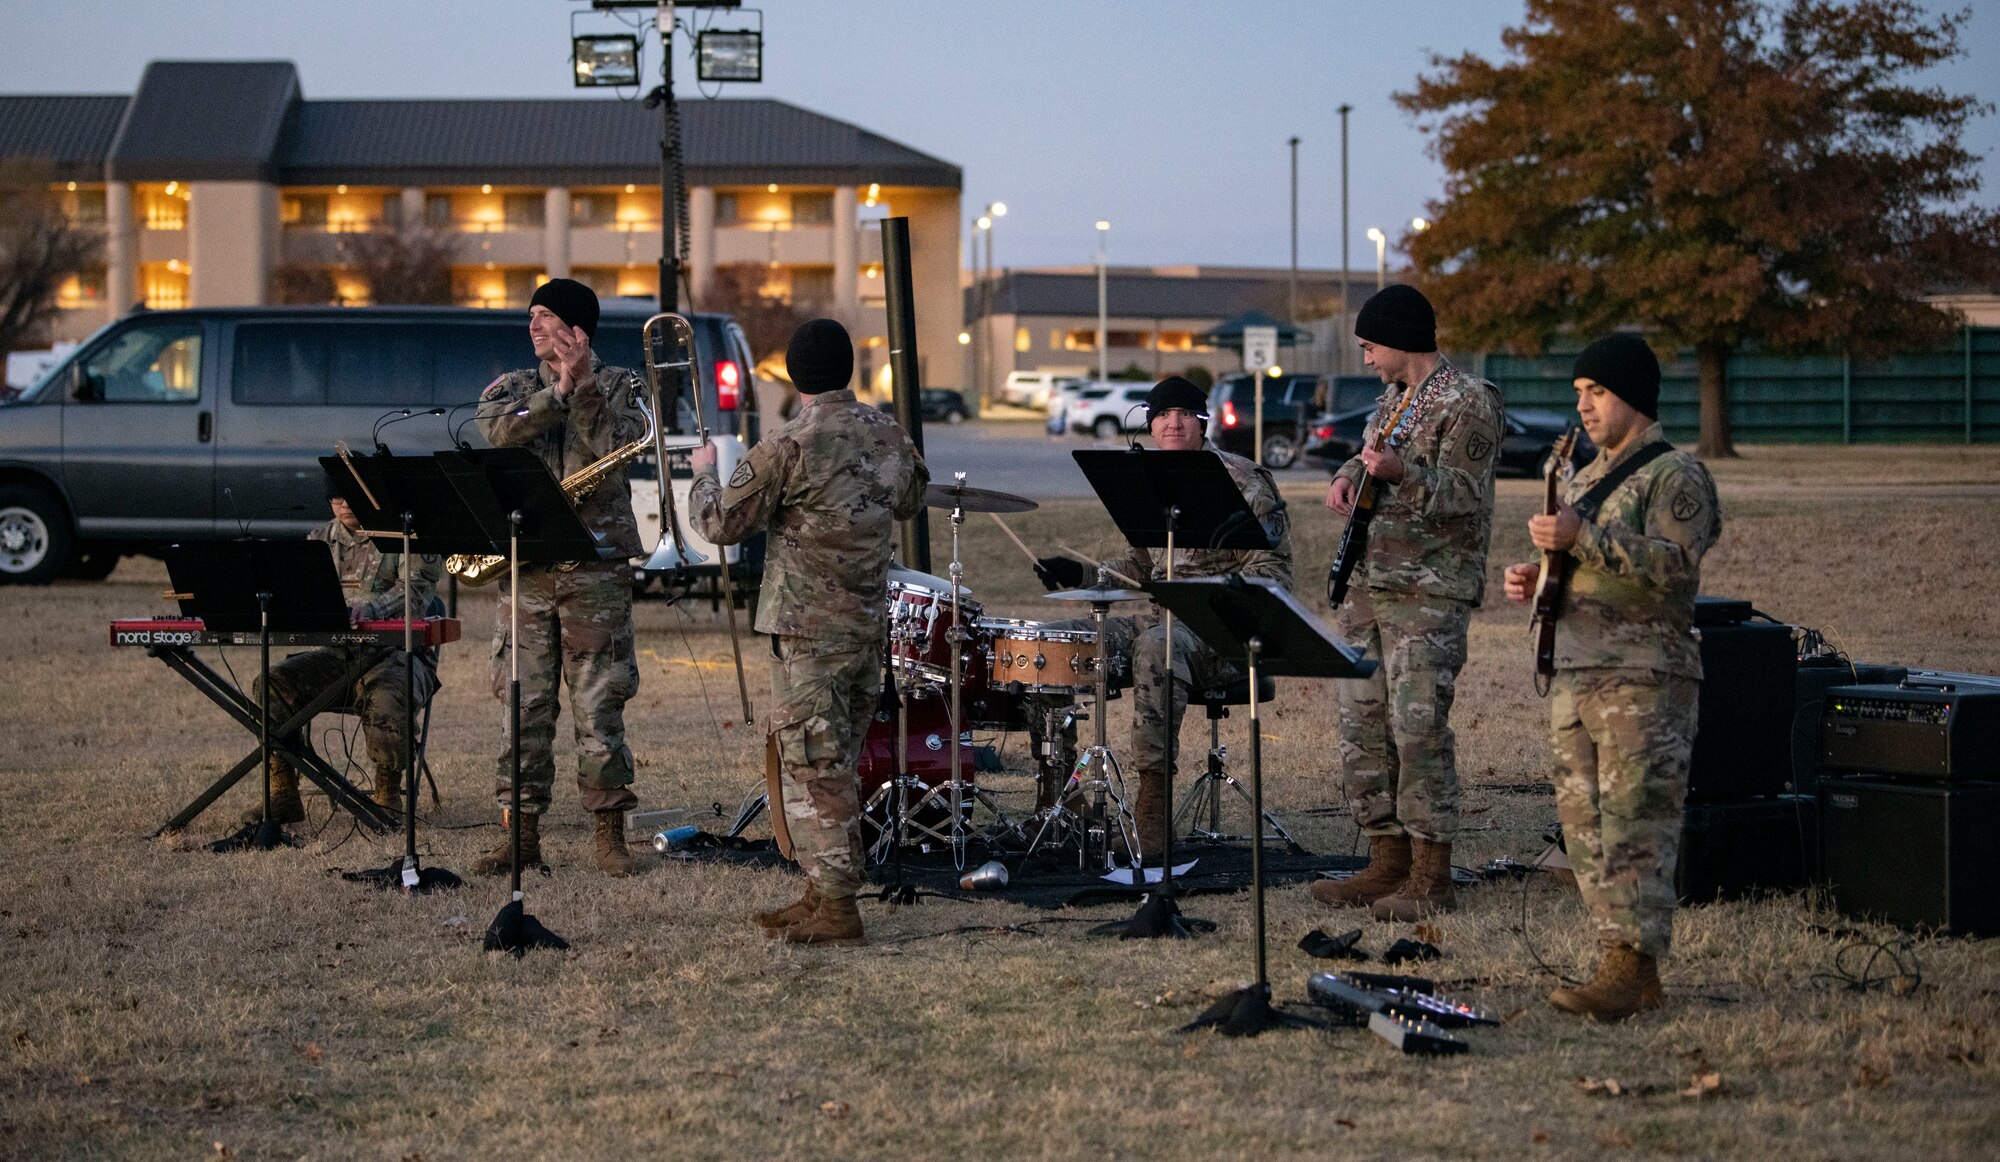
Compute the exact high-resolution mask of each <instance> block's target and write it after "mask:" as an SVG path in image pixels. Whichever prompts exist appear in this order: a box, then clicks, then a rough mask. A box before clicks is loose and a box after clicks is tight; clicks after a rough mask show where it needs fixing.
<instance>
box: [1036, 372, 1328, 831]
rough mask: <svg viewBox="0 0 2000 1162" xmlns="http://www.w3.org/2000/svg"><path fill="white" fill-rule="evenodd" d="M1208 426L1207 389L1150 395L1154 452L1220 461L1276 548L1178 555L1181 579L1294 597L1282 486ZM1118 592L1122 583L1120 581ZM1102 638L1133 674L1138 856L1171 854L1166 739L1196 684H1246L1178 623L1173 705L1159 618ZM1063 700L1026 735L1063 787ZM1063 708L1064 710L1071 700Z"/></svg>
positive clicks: (1049, 563) (1082, 623)
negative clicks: (1058, 713) (1249, 582)
mask: <svg viewBox="0 0 2000 1162" xmlns="http://www.w3.org/2000/svg"><path fill="white" fill-rule="evenodd" d="M1207 420H1208V400H1207V398H1206V397H1205V396H1203V394H1202V392H1201V389H1200V388H1198V387H1196V386H1195V385H1194V384H1192V383H1189V382H1188V381H1187V380H1185V379H1183V378H1181V377H1180V376H1178V375H1172V376H1168V377H1167V378H1166V379H1163V380H1161V381H1160V382H1159V383H1157V384H1155V385H1154V387H1153V390H1152V391H1151V392H1150V393H1149V394H1148V395H1147V396H1146V427H1147V430H1148V431H1149V432H1150V433H1151V434H1152V437H1153V444H1154V446H1155V447H1157V448H1159V449H1160V450H1162V451H1167V452H1189V451H1196V450H1206V451H1210V452H1214V453H1215V454H1216V455H1217V456H1219V457H1220V458H1221V459H1222V464H1223V467H1225V468H1227V469H1228V470H1229V477H1230V479H1231V480H1233V481H1235V482H1236V487H1237V489H1238V490H1240V491H1241V492H1242V493H1243V499H1244V500H1245V501H1246V502H1248V504H1249V505H1250V511H1251V512H1253V513H1255V514H1256V516H1257V519H1258V520H1259V521H1260V522H1262V523H1263V526H1264V532H1265V534H1266V535H1267V536H1268V537H1269V538H1270V541H1271V544H1272V546H1273V547H1272V548H1270V549H1260V550H1240V549H1227V550H1225V549H1182V548H1176V549H1175V550H1174V578H1175V580H1191V579H1193V578H1196V577H1221V576H1226V575H1228V574H1232V573H1235V574H1241V575H1242V576H1244V577H1267V578H1269V579H1271V580H1273V581H1276V582H1277V583H1278V584H1280V585H1283V586H1285V587H1286V588H1290V587H1291V584H1292V540H1291V532H1290V524H1289V521H1288V520H1287V518H1286V515H1285V502H1284V499H1283V498H1281V497H1280V496H1279V495H1278V486H1277V485H1276V483H1274V482H1273V481H1272V479H1271V474H1270V473H1269V472H1267V471H1265V470H1264V469H1263V468H1260V467H1258V466H1257V465H1256V464H1255V463H1253V462H1252V461H1250V460H1246V459H1244V458H1243V457H1241V456H1237V455H1234V454H1232V453H1229V452H1224V451H1222V450H1221V449H1220V448H1217V447H1215V446H1214V445H1213V444H1210V443H1208V442H1207V441H1206V440H1205V439H1204V436H1203V429H1204V427H1205V426H1206V422H1207ZM1106 563H1107V564H1108V565H1109V566H1110V567H1111V568H1112V569H1114V570H1116V571H1117V572H1119V573H1123V574H1125V575H1126V576H1127V577H1130V578H1132V579H1133V580H1136V581H1157V580H1164V579H1165V578H1166V576H1167V560H1166V554H1165V553H1163V552H1155V551H1151V550H1147V549H1133V550H1132V551H1131V553H1130V554H1129V555H1127V556H1125V557H1123V558H1118V559H1114V560H1111V561H1108V562H1106ZM1035 575H1036V576H1037V577H1039V578H1041V581H1042V584H1044V585H1046V586H1048V587H1049V588H1050V589H1052V590H1054V589H1074V588H1078V587H1080V586H1082V585H1084V584H1086V583H1087V582H1094V581H1095V580H1096V578H1095V577H1089V576H1086V573H1085V570H1084V566H1083V565H1082V564H1080V563H1078V562H1076V561H1072V560H1070V559H1068V558H1066V557H1042V558H1040V559H1039V560H1037V561H1036V563H1035ZM1113 583H1114V584H1115V583H1116V581H1115V579H1114V582H1113ZM1094 624H1095V623H1094V622H1092V621H1090V620H1088V619H1082V620H1074V621H1063V622H1055V623H1052V624H1050V625H1049V626H1047V628H1049V629H1071V628H1074V629H1090V628H1092V627H1093V626H1094ZM1105 639H1106V640H1105V656H1106V657H1107V658H1109V659H1110V665H1111V673H1112V675H1113V679H1114V681H1115V680H1116V679H1117V677H1118V676H1119V675H1121V674H1126V673H1129V674H1130V675H1131V680H1132V685H1133V688H1134V692H1133V715H1132V744H1131V747H1130V749H1129V750H1128V751H1127V752H1126V754H1125V758H1124V762H1123V763H1122V764H1121V765H1122V766H1123V768H1124V770H1125V771H1127V772H1128V773H1130V772H1136V773H1137V776H1138V782H1139V796H1138V798H1139V801H1138V805H1137V807H1136V808H1135V810H1134V812H1133V814H1134V816H1135V820H1134V822H1135V823H1136V824H1137V826H1138V833H1139V847H1140V849H1141V851H1142V852H1143V853H1144V854H1145V855H1146V856H1148V857H1151V856H1152V855H1153V854H1154V853H1155V852H1157V851H1159V850H1160V849H1161V847H1163V846H1164V845H1165V842H1166V835H1167V827H1168V824H1169V816H1170V815H1171V810H1172V807H1171V804H1169V803H1168V802H1167V798H1166V775H1167V751H1166V737H1165V731H1166V729H1168V728H1171V729H1172V730H1174V731H1175V732H1176V733H1178V732H1179V730H1180V725H1181V716H1182V715H1183V714H1185V713H1186V711H1187V702H1188V690H1189V688H1190V683H1191V682H1194V681H1199V682H1200V683H1201V684H1202V686H1203V688H1205V689H1206V688H1211V687H1213V686H1218V685H1221V684H1223V683H1225V682H1228V681H1230V680H1232V679H1236V678H1240V677H1242V671H1241V670H1240V669H1238V668H1237V667H1236V666H1235V665H1233V664H1231V663H1230V662H1228V661H1226V660H1224V659H1223V658H1222V657H1221V656H1220V655H1218V654H1217V653H1216V652H1215V651H1214V650H1212V649H1209V648H1208V646H1207V645H1205V644H1203V642H1202V641H1201V639H1200V638H1198V637H1196V636H1195V635H1194V633H1193V632H1192V631H1190V630H1189V629H1188V628H1187V627H1186V626H1184V625H1182V624H1180V623H1178V622H1176V623H1175V624H1174V649H1173V658H1174V668H1173V681H1172V683H1171V690H1172V698H1171V701H1170V700H1169V697H1168V690H1169V682H1168V675H1167V666H1166V659H1167V633H1166V627H1165V625H1164V624H1163V623H1162V622H1161V621H1160V619H1159V618H1158V616H1157V613H1156V612H1154V613H1149V614H1148V615H1147V616H1145V617H1142V618H1131V617H1114V618H1110V619H1108V620H1107V621H1106V622H1105ZM1060 697H1061V696H1057V695H1047V694H1036V695H1031V696H1030V697H1029V702H1030V705H1029V706H1028V707H1027V710H1028V722H1029V734H1030V737H1031V738H1033V739H1034V740H1035V753H1036V754H1037V755H1043V756H1045V757H1044V761H1045V762H1047V764H1048V766H1047V767H1046V768H1045V769H1046V770H1048V771H1049V772H1050V773H1051V774H1053V775H1055V776H1056V777H1057V779H1058V780H1060V779H1066V778H1067V777H1068V775H1069V768H1070V765H1071V764H1072V763H1073V762H1074V761H1075V760H1074V755H1075V751H1076V728H1075V725H1074V723H1073V722H1072V723H1070V724H1069V725H1068V726H1067V727H1066V728H1065V729H1063V730H1062V731H1060V732H1059V734H1060V737H1059V738H1057V739H1054V740H1049V741H1051V742H1053V743H1054V744H1055V746H1054V750H1053V752H1050V748H1049V747H1048V746H1046V745H1045V744H1044V740H1043V739H1042V738H1041V737H1040V736H1041V735H1042V734H1043V733H1044V732H1045V731H1046V729H1047V721H1048V715H1047V714H1046V713H1044V712H1045V711H1046V710H1048V709H1051V708H1053V707H1054V706H1055V705H1056V702H1057V700H1058V698H1060ZM1062 701H1063V704H1065V705H1066V704H1067V699H1063V700H1062ZM1176 765H1177V766H1178V764H1176ZM1043 783H1044V786H1045V787H1049V786H1051V784H1050V782H1049V780H1047V779H1044V781H1043ZM1057 785H1059V783H1058V784H1057Z"/></svg>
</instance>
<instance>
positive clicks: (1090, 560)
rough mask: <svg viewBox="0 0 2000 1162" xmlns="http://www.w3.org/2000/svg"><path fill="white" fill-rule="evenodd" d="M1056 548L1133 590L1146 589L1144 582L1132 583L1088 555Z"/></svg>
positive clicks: (1063, 547)
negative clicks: (1100, 570) (1102, 571)
mask: <svg viewBox="0 0 2000 1162" xmlns="http://www.w3.org/2000/svg"><path fill="white" fill-rule="evenodd" d="M1056 548H1057V549H1059V550H1061V551H1062V552H1064V553H1067V554H1069V555H1070V556H1072V557H1075V558H1076V559H1077V560H1079V561H1082V562H1083V563H1084V564H1086V565H1091V566H1094V567H1096V568H1099V569H1102V570H1104V571H1105V572H1106V573H1109V574H1111V575H1112V576H1113V577H1116V578H1118V579H1119V580H1120V581H1123V582H1124V583H1125V584H1127V585H1130V586H1131V587H1132V588H1134V589H1144V588H1145V587H1146V583H1145V582H1144V581H1134V580H1132V579H1131V578H1130V577H1127V576H1126V575H1125V574H1123V573H1120V572H1119V571H1118V570H1116V569H1113V568H1112V567H1111V566H1109V565H1107V564H1105V563H1104V562H1102V561H1100V560H1098V559H1097V558H1095V557H1093V556H1091V555H1089V554H1088V553H1079V552H1077V551H1076V550H1075V549H1072V548H1070V547H1069V546H1068V545H1057V546H1056Z"/></svg>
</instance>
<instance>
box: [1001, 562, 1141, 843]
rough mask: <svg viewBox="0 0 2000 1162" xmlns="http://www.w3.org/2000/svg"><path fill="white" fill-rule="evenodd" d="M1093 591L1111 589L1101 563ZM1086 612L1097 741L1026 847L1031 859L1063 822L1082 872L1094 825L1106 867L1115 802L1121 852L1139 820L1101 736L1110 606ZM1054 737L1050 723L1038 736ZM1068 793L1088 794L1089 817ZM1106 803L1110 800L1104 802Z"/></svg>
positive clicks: (1135, 835)
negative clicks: (1090, 626) (1092, 633)
mask: <svg viewBox="0 0 2000 1162" xmlns="http://www.w3.org/2000/svg"><path fill="white" fill-rule="evenodd" d="M1097 587H1098V588H1099V589H1109V588H1110V587H1111V573H1110V570H1108V569H1105V568H1104V567H1103V566H1101V565H1100V566H1099V567H1098V570H1097ZM1090 608H1091V618H1092V620H1094V621H1095V622H1096V623H1097V681H1096V683H1095V687H1096V689H1095V699H1094V700H1095V702H1096V703H1097V705H1096V708H1095V710H1093V711H1092V717H1094V718H1095V719H1096V723H1097V725H1096V733H1097V741H1096V742H1095V743H1093V744H1092V745H1091V746H1090V747H1088V748H1087V749H1085V750H1084V751H1083V753H1081V754H1079V755H1077V756H1076V762H1075V763H1073V764H1071V767H1070V774H1069V778H1068V780H1067V781H1066V782H1065V783H1064V785H1063V786H1062V787H1061V788H1060V789H1058V790H1057V792H1056V798H1055V802H1054V803H1052V804H1051V805H1050V806H1049V807H1048V808H1045V809H1044V811H1043V812H1042V814H1043V816H1044V818H1043V820H1042V826H1041V829H1040V830H1038V831H1036V832H1035V838H1034V840H1033V842H1031V843H1029V844H1028V854H1030V855H1032V854H1034V851H1035V848H1036V847H1037V846H1039V845H1040V844H1041V842H1042V837H1043V836H1044V835H1046V834H1047V833H1048V830H1049V828H1050V826H1051V825H1053V824H1057V823H1062V824H1063V825H1065V826H1075V827H1076V828H1077V834H1078V840H1079V845H1078V849H1077V866H1078V867H1081V868H1088V867H1091V866H1092V863H1091V858H1090V836H1091V826H1090V825H1091V824H1092V823H1096V824H1097V825H1098V834H1099V835H1101V836H1103V838H1104V850H1103V851H1102V852H1100V853H1099V854H1100V857H1101V859H1100V862H1101V863H1102V864H1103V866H1106V867H1109V866H1110V865H1111V819H1112V816H1110V815H1108V814H1107V810H1108V808H1109V807H1110V806H1111V805H1112V804H1115V805H1116V807H1117V814H1116V819H1117V822H1118V832H1119V835H1120V836H1121V837H1122V838H1123V839H1124V840H1125V850H1126V851H1128V852H1135V851H1138V850H1139V829H1138V822H1137V820H1135V819H1134V818H1133V815H1132V810H1131V807H1130V805H1129V801H1128V799H1127V796H1126V793H1125V776H1124V773H1123V772H1122V771H1121V770H1120V769H1119V767H1118V758H1117V756H1116V755H1114V754H1112V753H1111V747H1110V745H1109V744H1108V742H1107V741H1106V738H1105V735H1106V732H1107V730H1108V728H1109V724H1108V723H1107V722H1106V721H1105V719H1106V717H1107V709H1108V708H1107V703H1108V702H1109V701H1110V681H1111V677H1110V675H1111V667H1110V661H1109V658H1108V657H1107V656H1106V649H1107V647H1106V643H1105V627H1104V622H1105V618H1106V617H1107V616H1108V615H1109V613H1110V611H1111V602H1109V601H1093V602H1091V603H1090ZM1065 712H1067V711H1065ZM1054 714H1055V712H1053V711H1052V712H1050V718H1051V720H1052V719H1053V717H1054ZM1057 737H1058V734H1057V731H1056V729H1055V724H1054V722H1053V721H1051V722H1050V729H1048V730H1045V731H1044V732H1043V738H1044V740H1045V741H1047V743H1048V744H1049V745H1054V743H1053V740H1054V739H1055V738H1057ZM1086 774H1088V776H1089V777H1088V778H1087V779H1086V778H1084V777H1083V776H1085V775H1086ZM1072 793H1074V794H1078V795H1081V794H1091V795H1092V796H1093V797H1092V800H1091V804H1090V808H1089V811H1090V813H1089V815H1087V816H1084V817H1082V818H1078V817H1077V816H1076V814H1075V813H1074V812H1072V811H1071V810H1070V809H1069V808H1068V806H1066V803H1067V800H1068V799H1069V798H1070V797H1071V795H1072ZM1107 799H1108V800H1109V802H1108V803H1107ZM1071 819H1075V820H1076V823H1075V824H1070V823H1069V820H1071Z"/></svg>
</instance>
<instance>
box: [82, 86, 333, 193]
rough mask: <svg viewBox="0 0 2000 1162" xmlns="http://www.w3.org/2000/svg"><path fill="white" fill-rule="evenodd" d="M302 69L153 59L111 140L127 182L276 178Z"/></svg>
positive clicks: (115, 168) (114, 170)
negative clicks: (274, 162) (276, 158)
mask: <svg viewBox="0 0 2000 1162" xmlns="http://www.w3.org/2000/svg"><path fill="white" fill-rule="evenodd" d="M298 100H299V72H298V70H297V69H296V68H293V67H292V63H291V62H290V61H154V62H153V63H151V64H149V65H147V66H146V72H145V75H144V76H142V77H140V78H139V91H138V92H137V93H136V94H134V95H133V97H132V103H131V104H130V105H128V106H127V107H126V109H125V120H124V122H123V124H121V125H119V126H118V136H117V138H116V139H115V140H113V141H112V143H111V150H110V154H109V156H108V157H107V158H106V161H105V177H106V179H107V180H110V181H120V182H148V181H153V182H164V181H173V180H176V179H178V180H180V181H184V182H186V181H273V180H275V176H274V174H273V173H272V166H271V158H272V154H273V153H274V152H275V151H276V150H277V147H278V140H279V135H280V134H281V133H282V132H283V130H284V127H285V119H286V117H287V115H289V114H290V113H291V111H292V106H294V105H296V104H297V103H298Z"/></svg>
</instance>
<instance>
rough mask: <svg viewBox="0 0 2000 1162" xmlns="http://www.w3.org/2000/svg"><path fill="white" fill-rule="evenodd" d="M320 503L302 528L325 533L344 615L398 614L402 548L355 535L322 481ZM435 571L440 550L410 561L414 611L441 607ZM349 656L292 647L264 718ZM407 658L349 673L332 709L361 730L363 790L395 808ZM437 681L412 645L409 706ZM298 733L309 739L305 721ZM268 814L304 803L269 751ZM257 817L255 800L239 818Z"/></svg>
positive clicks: (429, 662)
mask: <svg viewBox="0 0 2000 1162" xmlns="http://www.w3.org/2000/svg"><path fill="white" fill-rule="evenodd" d="M327 503H328V504H329V505H331V506H332V509H333V519H332V520H330V521H328V522H326V524H324V525H322V526H321V527H319V528H317V529H315V530H313V531H312V532H311V533H310V534H308V535H309V536H310V537H311V538H312V539H313V540H316V541H325V542H326V543H327V544H328V545H329V546H331V547H332V549H333V567H334V570H335V571H336V572H338V573H339V574H340V583H341V587H342V588H343V589H345V590H346V592H347V612H348V617H349V619H350V620H351V621H353V622H355V623H359V622H363V621H379V620H390V619H396V620H400V619H401V618H402V616H403V554H401V553H384V552H382V551H381V550H379V549H377V548H376V547H375V545H374V542H372V541H370V540H369V539H368V538H367V537H366V536H363V535H362V533H361V521H360V518H358V517H356V516H355V515H354V512H353V510H352V509H350V508H349V507H348V505H347V502H346V501H344V500H342V499H340V498H339V497H337V496H335V495H334V494H333V490H332V485H331V483H330V482H329V484H328V488H327ZM443 576H444V558H443V557H440V556H434V555H429V554H424V555H419V556H418V557H417V561H416V568H415V570H414V572H413V573H412V574H411V577H410V603H411V605H412V606H413V607H414V608H415V610H416V615H417V616H418V617H425V616H437V615H439V614H441V613H443V612H444V611H443V609H442V608H441V607H438V598H437V587H438V582H439V580H441V579H442V578H443ZM418 632H419V633H421V632H422V631H421V630H419V631H418ZM353 662H354V650H353V648H352V647H347V646H328V647H324V648H321V649H315V650H308V651H306V652H305V653H302V654H293V655H291V656H290V657H287V658H286V659H285V660H284V661H282V662H278V663H277V664H275V665H273V666H272V667H271V721H272V722H274V723H275V722H281V721H283V720H285V719H287V718H290V717H291V716H292V714H293V712H294V708H295V707H297V706H302V705H304V704H305V703H307V702H310V701H311V700H312V699H313V697H314V696H315V695H316V694H318V693H320V692H321V691H322V690H324V689H326V687H327V684H328V683H330V682H333V681H335V680H336V679H338V678H339V677H340V675H341V673H342V672H343V671H345V670H346V669H347V668H348V666H350V665H352V664H353ZM410 664H411V663H410V655H409V654H407V653H405V652H404V651H403V650H401V649H395V650H392V651H390V653H389V655H388V656H387V657H385V658H383V659H382V660H381V661H380V662H377V663H376V664H375V665H374V666H373V667H371V668H370V669H369V670H368V671H367V672H366V673H364V674H362V675H361V677H360V678H359V679H357V680H356V681H355V683H354V688H353V689H352V690H350V691H349V692H348V694H347V697H346V698H345V699H343V700H342V701H340V702H336V703H334V707H335V708H336V709H340V710H345V711H348V712H351V713H353V714H355V715H357V716H359V718H360V719H361V738H362V741H363V742H364V743H365V744H366V746H367V751H368V762H369V764H370V765H371V766H373V767H374V769H375V787H374V791H373V792H372V794H371V798H373V799H374V800H375V802H376V803H378V804H380V805H381V806H382V807H383V808H385V809H387V810H389V811H392V812H400V811H401V810H402V809H403V783H402V778H403V770H404V766H403V761H404V760H403V731H404V729H405V723H407V722H409V721H410V720H411V719H410V717H409V716H408V715H406V714H405V713H404V703H403V699H404V675H405V672H406V671H408V670H409V668H410ZM262 685H263V682H262V680H261V679H260V680H259V681H258V682H256V683H254V684H253V685H252V688H251V697H252V698H253V699H259V700H261V699H262V697H263V691H262V689H261V687H262ZM437 687H438V680H437V661H436V658H435V657H434V656H433V655H432V652H431V651H430V650H427V649H419V650H418V651H417V659H416V672H415V674H414V675H411V685H410V689H411V690H412V691H413V692H414V693H415V695H416V705H415V706H414V707H412V708H411V709H412V710H414V711H417V712H421V711H422V710H423V708H424V707H425V706H426V705H428V704H429V702H430V699H431V695H432V694H434V693H436V691H437ZM306 736H307V741H308V742H310V738H311V730H310V727H308V728H307V730H306ZM271 814H272V815H273V816H274V817H275V818H276V819H277V821H278V822H280V823H299V822H303V821H304V819H305V817H306V812H305V804H304V803H303V802H301V801H300V799H299V772H298V771H297V770H296V769H294V768H293V767H292V765H291V764H290V763H289V762H286V761H285V759H284V758H283V757H282V756H280V755H277V754H273V755H272V756H271ZM263 817H264V812H263V809H262V807H261V805H260V806H258V807H253V808H251V809H250V810H249V811H248V812H247V813H245V815H244V816H243V821H244V822H245V823H256V822H258V821H260V820H261V819H262V818H263Z"/></svg>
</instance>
